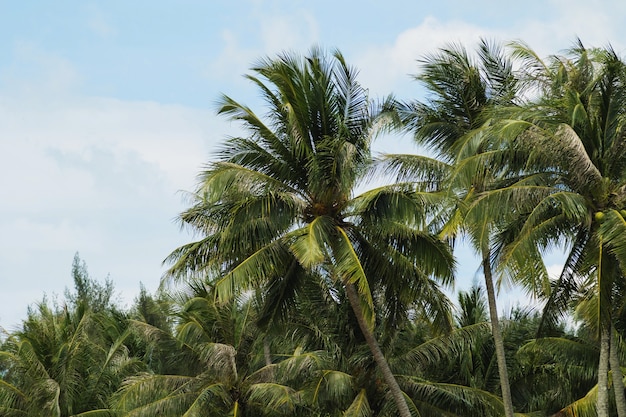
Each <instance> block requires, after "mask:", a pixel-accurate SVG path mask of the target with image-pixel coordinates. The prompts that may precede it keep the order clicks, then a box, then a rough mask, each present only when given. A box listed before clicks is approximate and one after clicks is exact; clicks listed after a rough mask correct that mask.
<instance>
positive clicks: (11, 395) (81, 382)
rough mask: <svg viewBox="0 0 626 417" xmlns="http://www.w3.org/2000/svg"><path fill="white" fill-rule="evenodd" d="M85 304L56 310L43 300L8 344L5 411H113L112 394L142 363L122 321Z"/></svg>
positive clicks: (3, 359)
mask: <svg viewBox="0 0 626 417" xmlns="http://www.w3.org/2000/svg"><path fill="white" fill-rule="evenodd" d="M83 307H84V306H83ZM83 307H81V306H78V307H77V308H75V309H68V308H67V307H66V308H64V309H63V308H54V307H50V306H49V305H48V303H46V302H42V303H40V304H39V305H37V307H36V308H33V309H30V311H29V314H28V318H27V319H26V320H25V322H24V324H23V328H22V329H21V330H20V331H18V332H15V333H12V334H11V335H10V336H9V337H8V339H7V340H6V341H5V342H4V344H3V345H2V350H1V351H0V363H1V366H2V381H1V382H0V404H1V405H0V411H1V414H2V415H6V416H11V417H12V416H33V417H35V416H42V417H43V416H53V417H69V416H84V415H85V416H86V415H89V416H110V415H111V414H112V412H111V410H110V409H109V407H108V399H109V396H110V395H112V394H113V392H115V390H117V388H118V387H119V386H120V385H121V383H122V380H123V379H124V378H125V377H126V376H128V375H131V374H134V373H136V372H138V371H139V370H141V369H144V367H143V364H141V363H140V361H139V360H138V359H136V358H133V357H131V356H129V355H128V350H127V349H126V346H125V345H124V340H125V339H126V337H127V335H128V333H127V332H126V331H125V326H124V323H121V322H120V321H119V320H118V319H117V318H116V317H113V316H112V315H107V314H105V313H104V312H101V313H95V312H92V311H90V310H88V309H85V308H83Z"/></svg>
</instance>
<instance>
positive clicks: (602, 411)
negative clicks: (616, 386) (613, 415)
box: [596, 324, 611, 417]
mask: <svg viewBox="0 0 626 417" xmlns="http://www.w3.org/2000/svg"><path fill="white" fill-rule="evenodd" d="M610 339H611V326H610V325H606V324H600V360H599V363H598V398H597V403H596V411H597V413H598V417H609V346H610Z"/></svg>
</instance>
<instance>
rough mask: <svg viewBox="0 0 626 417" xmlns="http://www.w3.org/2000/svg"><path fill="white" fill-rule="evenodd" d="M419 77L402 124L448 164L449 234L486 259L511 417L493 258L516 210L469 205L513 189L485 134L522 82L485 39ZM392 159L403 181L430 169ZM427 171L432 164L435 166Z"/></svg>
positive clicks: (500, 152)
mask: <svg viewBox="0 0 626 417" xmlns="http://www.w3.org/2000/svg"><path fill="white" fill-rule="evenodd" d="M416 79H417V80H418V81H420V82H421V83H422V84H423V85H424V86H425V87H426V89H427V94H428V99H429V101H428V102H426V103H420V102H413V103H408V104H405V105H404V106H402V107H401V114H402V119H403V120H404V122H405V124H406V127H407V128H408V129H409V130H410V131H412V132H413V133H414V137H415V140H416V141H417V143H418V144H420V145H424V146H426V147H427V148H429V149H430V150H432V151H434V153H435V154H436V158H437V159H438V160H439V161H441V162H444V163H447V164H450V166H449V167H448V168H447V169H448V174H447V178H446V179H447V183H446V185H445V186H446V187H448V189H449V191H450V193H451V194H452V195H454V196H455V198H456V199H457V206H456V209H455V210H453V212H452V214H449V218H448V220H447V224H446V225H445V226H444V229H443V230H444V232H443V233H444V234H445V235H448V236H456V235H459V234H464V235H465V236H467V237H468V239H469V241H470V242H471V244H472V246H473V247H474V249H475V250H476V252H477V254H478V256H479V258H480V261H481V269H482V272H483V274H484V277H485V289H486V290H487V299H488V307H489V316H490V320H491V326H492V334H493V338H494V342H495V348H496V356H497V362H498V370H499V376H500V387H501V392H502V399H503V401H504V404H505V415H506V416H507V417H512V416H513V405H512V401H511V392H510V387H509V378H508V370H507V364H506V358H505V352H504V344H503V340H502V334H501V330H500V325H499V319H498V309H497V305H496V295H495V286H494V285H495V284H494V280H495V278H494V259H495V258H496V255H498V253H497V252H498V246H497V245H496V244H495V243H494V241H495V239H496V237H497V235H498V231H499V228H501V227H504V225H505V224H506V222H507V221H509V219H507V217H508V214H509V213H510V212H512V210H506V208H505V207H503V206H500V207H499V209H500V211H499V212H498V213H497V214H496V215H491V216H490V215H485V214H484V213H480V212H479V211H477V210H468V207H471V206H472V202H473V201H474V200H475V199H476V198H477V196H480V195H481V193H483V192H485V191H487V190H490V189H496V188H499V187H503V186H507V185H509V184H510V183H511V179H510V178H507V175H509V174H510V172H509V171H507V170H506V169H501V168H500V167H499V164H496V163H495V162H502V161H501V160H503V159H504V160H506V158H508V157H510V155H509V153H508V152H507V150H506V149H505V148H504V149H503V148H497V147H496V148H494V147H493V146H491V145H490V143H489V142H488V141H487V140H486V139H487V137H486V136H484V135H483V134H482V132H483V130H484V128H485V126H488V125H489V124H490V117H491V111H492V109H494V108H496V107H498V106H503V105H511V104H512V103H514V102H515V100H516V98H517V93H518V90H519V83H518V80H517V78H516V76H515V74H514V72H513V66H512V63H511V60H510V59H508V58H507V57H506V56H505V54H504V53H503V51H502V49H501V48H500V47H498V46H496V45H492V44H490V43H489V42H487V41H482V42H481V43H480V45H479V48H478V50H477V54H476V57H475V58H474V57H472V55H471V54H470V53H469V52H468V51H467V50H466V49H465V48H464V47H462V46H459V45H450V46H448V47H445V48H442V49H441V50H439V51H438V52H437V53H435V54H432V55H430V56H427V57H426V58H424V59H423V61H422V68H421V72H420V73H419V74H418V75H417V77H416ZM386 159H387V160H388V161H391V162H392V163H393V164H395V165H396V166H398V167H401V172H402V175H406V173H407V172H409V173H410V172H411V171H412V169H411V166H419V165H424V161H425V158H424V157H420V158H408V157H404V158H399V157H398V156H393V155H389V156H387V157H386ZM399 162H402V163H399ZM428 165H429V166H434V164H433V163H432V162H430V163H429V164H428ZM418 172H419V171H418ZM505 213H506V215H504V216H503V214H505Z"/></svg>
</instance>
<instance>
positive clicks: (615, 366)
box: [609, 326, 626, 417]
mask: <svg viewBox="0 0 626 417" xmlns="http://www.w3.org/2000/svg"><path fill="white" fill-rule="evenodd" d="M610 343H611V344H610V347H609V363H610V364H611V378H612V380H613V391H614V394H615V406H616V408H617V416H618V417H626V396H625V395H624V375H622V368H621V367H620V363H619V344H618V341H617V337H616V332H615V327H613V326H611V341H610Z"/></svg>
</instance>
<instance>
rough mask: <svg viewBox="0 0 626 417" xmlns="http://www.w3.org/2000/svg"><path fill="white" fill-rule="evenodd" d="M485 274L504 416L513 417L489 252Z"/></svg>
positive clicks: (484, 263)
mask: <svg viewBox="0 0 626 417" xmlns="http://www.w3.org/2000/svg"><path fill="white" fill-rule="evenodd" d="M483 273H484V274H485V289H486V290H487V302H488V304H489V317H490V319H491V334H492V335H493V343H494V345H495V348H496V359H497V360H498V373H499V375H500V390H501V391H502V402H503V403H504V415H505V416H506V417H513V401H512V399H511V387H510V385H509V372H508V370H507V367H506V356H505V355H504V341H503V339H502V332H501V329H500V320H499V319H498V308H497V305H496V292H495V289H494V286H493V274H492V271H491V259H490V253H489V251H486V253H484V254H483Z"/></svg>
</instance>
